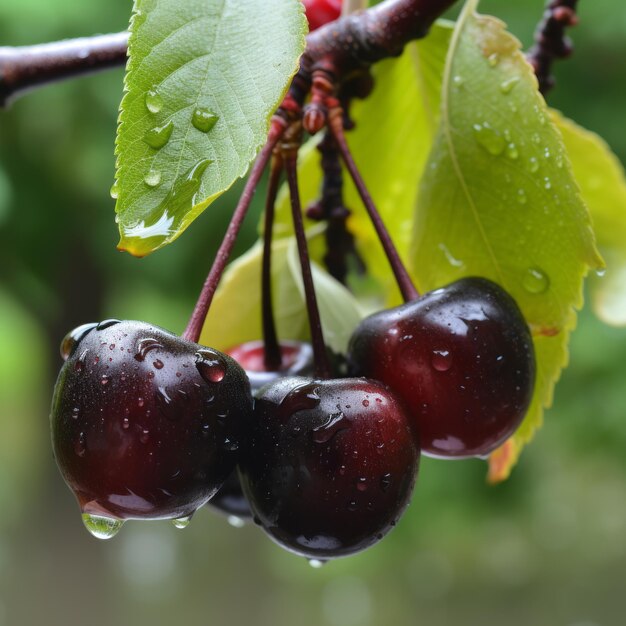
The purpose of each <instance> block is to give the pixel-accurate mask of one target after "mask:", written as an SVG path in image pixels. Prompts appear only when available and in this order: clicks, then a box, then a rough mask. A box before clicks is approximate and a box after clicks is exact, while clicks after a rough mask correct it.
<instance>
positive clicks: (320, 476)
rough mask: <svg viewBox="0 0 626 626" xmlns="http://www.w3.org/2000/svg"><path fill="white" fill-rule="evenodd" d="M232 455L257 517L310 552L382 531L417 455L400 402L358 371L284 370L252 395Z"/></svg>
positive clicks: (365, 541) (368, 539) (354, 547)
mask: <svg viewBox="0 0 626 626" xmlns="http://www.w3.org/2000/svg"><path fill="white" fill-rule="evenodd" d="M248 428H249V431H248V439H247V444H246V447H245V449H244V451H243V453H242V457H241V460H240V476H241V481H242V486H243V488H244V492H245V493H246V496H247V497H248V501H249V502H250V506H251V508H252V511H253V512H254V515H255V521H257V522H258V523H259V524H260V525H261V526H262V528H263V529H264V530H265V531H266V532H267V533H268V534H269V536H270V537H271V538H272V539H273V540H274V541H276V542H277V543H278V544H279V545H281V546H282V547H284V548H286V549H288V550H290V551H292V552H295V553H297V554H300V555H303V556H306V557H308V558H310V559H322V560H323V559H329V558H336V557H340V556H347V555H349V554H353V553H355V552H359V551H360V550H364V549H365V548H367V547H369V546H371V545H372V544H374V543H376V542H377V541H379V540H380V539H382V537H383V536H384V535H385V534H386V533H387V532H389V530H390V529H391V528H392V527H393V526H394V525H395V523H396V521H397V520H398V518H399V517H400V515H401V514H402V513H403V511H404V510H405V508H406V506H407V505H408V502H409V499H410V497H411V493H412V490H413V485H414V482H415V477H416V473H417V468H418V462H419V446H418V443H417V435H416V433H415V432H414V431H413V430H412V429H411V427H410V424H409V417H408V414H407V412H406V409H405V408H404V405H403V404H402V402H401V401H400V400H398V399H397V398H396V396H395V395H394V394H393V393H392V392H390V391H389V390H388V389H387V388H385V387H384V386H383V385H382V384H380V383H378V382H376V381H372V380H366V379H362V378H359V379H355V378H347V379H330V380H313V379H311V378H306V377H289V378H283V379H280V380H277V381H275V382H274V383H272V384H270V385H268V386H266V387H264V388H263V389H262V390H261V392H260V393H259V395H258V396H257V398H256V402H255V410H254V415H253V419H252V421H251V423H250V424H249V426H248Z"/></svg>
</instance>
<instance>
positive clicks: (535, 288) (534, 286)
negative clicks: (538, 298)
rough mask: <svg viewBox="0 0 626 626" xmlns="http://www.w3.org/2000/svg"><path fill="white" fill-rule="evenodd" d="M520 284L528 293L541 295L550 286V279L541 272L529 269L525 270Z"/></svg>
mask: <svg viewBox="0 0 626 626" xmlns="http://www.w3.org/2000/svg"><path fill="white" fill-rule="evenodd" d="M522 284H523V286H524V289H525V290H526V291H527V292H528V293H532V294H542V293H545V291H547V289H548V287H549V286H550V279H549V278H548V276H547V275H546V273H545V272H544V271H543V270H541V269H539V268H537V267H531V268H529V269H528V270H526V273H525V274H524V279H523V283H522Z"/></svg>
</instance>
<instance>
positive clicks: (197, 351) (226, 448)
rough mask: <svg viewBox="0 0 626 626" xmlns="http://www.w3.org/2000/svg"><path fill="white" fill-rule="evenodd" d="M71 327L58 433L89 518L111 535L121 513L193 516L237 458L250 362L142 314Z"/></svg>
mask: <svg viewBox="0 0 626 626" xmlns="http://www.w3.org/2000/svg"><path fill="white" fill-rule="evenodd" d="M70 335H71V336H73V337H74V343H73V344H72V342H71V341H70V340H68V339H67V338H66V340H64V345H65V346H66V347H65V348H64V350H63V352H64V354H66V355H67V360H66V362H65V364H64V365H63V367H62V369H61V372H60V374H59V377H58V380H57V384H56V387H55V393H54V398H53V401H52V412H51V426H52V443H53V447H54V453H55V457H56V460H57V463H58V465H59V468H60V470H61V473H62V474H63V477H64V478H65V481H66V482H67V484H68V485H69V486H70V488H71V489H72V490H73V491H74V493H75V494H76V497H77V499H78V502H79V505H80V508H81V510H82V512H83V514H84V519H85V523H86V525H87V526H88V527H89V528H90V530H91V531H92V532H93V533H94V534H96V535H97V536H103V537H104V536H107V535H110V534H112V531H113V530H115V528H114V527H116V525H117V526H119V523H118V522H116V520H124V519H129V518H137V519H154V518H172V519H173V518H185V517H188V516H189V515H191V514H192V513H193V512H194V511H195V510H196V509H197V508H198V507H199V506H202V505H203V504H204V503H205V502H206V501H207V500H208V499H209V498H210V497H211V496H212V495H214V494H215V492H216V491H217V489H218V488H219V487H220V486H221V484H222V483H223V482H224V480H225V479H226V477H227V476H228V475H229V474H230V473H231V472H232V470H233V468H234V467H235V464H236V462H237V458H238V448H239V446H240V444H241V437H242V423H243V420H244V418H247V419H249V414H250V413H251V411H252V397H251V394H250V386H249V383H248V380H247V378H246V375H245V373H244V371H243V370H242V369H241V367H239V365H238V364H237V363H236V362H235V361H234V360H233V359H232V358H230V357H229V356H227V355H225V354H222V353H220V352H218V351H216V350H212V349H210V348H204V347H202V346H199V345H197V344H195V343H192V342H189V341H186V340H184V339H181V338H180V337H177V336H176V335H173V334H172V333H169V332H167V331H165V330H163V329H161V328H158V327H156V326H151V325H149V324H146V323H143V322H135V321H125V322H118V321H116V320H109V321H107V322H105V323H102V324H100V325H98V326H93V325H92V327H91V328H90V329H84V328H83V330H82V331H81V332H80V333H74V334H73V335H72V333H70ZM70 344H71V345H70ZM67 346H69V348H68V347H67Z"/></svg>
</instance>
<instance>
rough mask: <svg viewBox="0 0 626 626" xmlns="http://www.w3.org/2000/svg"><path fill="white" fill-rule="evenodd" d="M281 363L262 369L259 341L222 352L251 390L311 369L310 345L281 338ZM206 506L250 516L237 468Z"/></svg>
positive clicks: (260, 342) (261, 344) (305, 374)
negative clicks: (240, 369)
mask: <svg viewBox="0 0 626 626" xmlns="http://www.w3.org/2000/svg"><path fill="white" fill-rule="evenodd" d="M280 350H281V355H282V365H281V368H280V369H279V370H275V371H267V370H266V369H265V360H264V357H265V348H264V343H263V341H249V342H247V343H243V344H241V345H239V346H235V347H234V348H231V349H230V350H227V351H226V353H227V354H229V355H230V356H232V357H233V358H234V359H235V360H236V361H237V363H239V365H241V366H242V367H243V368H244V370H245V372H246V374H247V376H248V379H249V381H250V387H251V389H252V394H253V395H256V393H257V392H258V391H259V389H261V387H263V386H264V385H266V384H268V383H270V382H272V381H274V380H277V379H278V378H281V377H284V376H300V375H301V376H308V375H310V374H311V373H312V372H313V349H312V348H311V344H309V343H304V342H301V341H281V342H280ZM207 506H208V507H210V508H213V509H216V510H218V511H220V512H222V513H225V514H226V515H229V516H233V517H237V518H239V519H240V520H243V519H251V518H252V512H251V511H250V505H249V504H248V501H247V500H246V497H245V496H244V494H243V491H242V489H241V483H240V481H239V476H238V474H237V471H236V470H235V471H233V472H232V473H231V474H230V476H229V477H228V478H227V479H226V482H225V483H224V484H223V485H222V487H220V489H219V491H218V492H217V493H216V494H215V495H214V496H213V497H212V498H211V499H210V500H209V502H207Z"/></svg>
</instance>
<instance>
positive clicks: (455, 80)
mask: <svg viewBox="0 0 626 626" xmlns="http://www.w3.org/2000/svg"><path fill="white" fill-rule="evenodd" d="M452 82H453V83H454V84H455V85H456V86H457V87H460V86H461V85H462V84H463V83H464V82H465V81H464V80H463V77H462V76H460V75H459V74H457V75H456V76H454V78H453V79H452Z"/></svg>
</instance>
